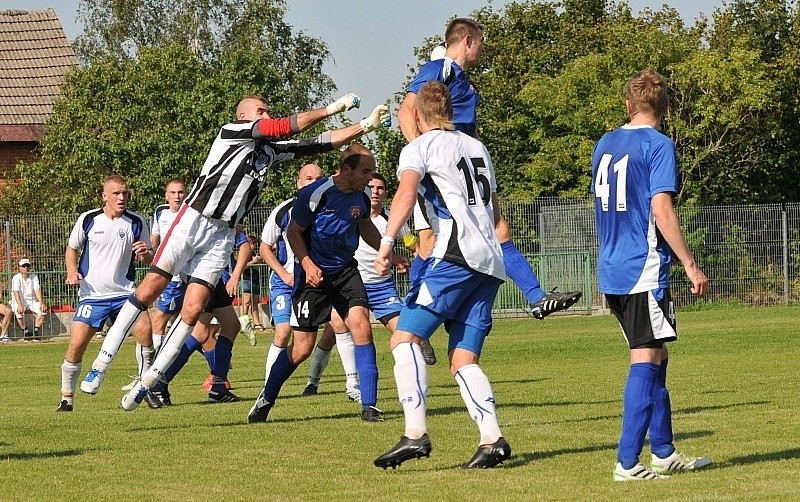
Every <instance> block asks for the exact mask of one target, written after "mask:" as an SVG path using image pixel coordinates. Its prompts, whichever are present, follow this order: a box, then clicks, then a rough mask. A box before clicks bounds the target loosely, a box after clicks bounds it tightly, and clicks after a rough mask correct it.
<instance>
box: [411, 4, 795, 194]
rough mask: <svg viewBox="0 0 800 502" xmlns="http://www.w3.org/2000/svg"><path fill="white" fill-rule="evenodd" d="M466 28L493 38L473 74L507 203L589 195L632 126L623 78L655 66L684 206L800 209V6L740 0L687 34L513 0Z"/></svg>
mask: <svg viewBox="0 0 800 502" xmlns="http://www.w3.org/2000/svg"><path fill="white" fill-rule="evenodd" d="M472 17H473V18H475V19H476V20H478V21H479V22H481V23H483V24H484V26H485V27H486V36H487V42H486V52H485V54H484V60H483V65H482V67H481V68H479V69H477V71H473V73H472V76H471V77H472V80H473V82H474V83H475V85H476V87H477V88H478V89H479V91H480V93H481V100H482V101H481V106H480V109H479V118H478V130H479V134H480V135H481V138H482V140H483V141H484V142H485V143H486V144H487V146H488V148H489V151H490V152H491V153H492V157H493V160H494V163H495V168H496V172H497V178H498V184H499V185H500V190H501V193H502V194H503V195H504V196H506V197H514V198H524V199H529V198H530V197H531V196H532V195H534V196H536V195H548V196H550V195H556V196H579V197H585V196H587V195H588V193H589V183H590V180H591V169H590V166H591V153H592V148H593V146H594V143H595V142H596V141H597V140H598V139H599V138H600V136H602V135H603V134H604V133H606V132H608V131H610V130H612V129H614V128H616V127H619V126H620V125H622V124H624V123H625V121H626V120H627V117H626V116H625V108H624V95H623V93H624V86H625V82H626V80H627V79H628V77H629V76H630V75H632V74H633V73H635V72H636V71H639V70H641V69H643V68H652V69H655V70H656V71H658V72H660V73H661V74H662V75H664V76H665V77H666V78H667V82H668V84H669V86H670V95H671V107H670V110H669V113H668V114H667V116H666V117H665V121H664V127H663V128H662V130H663V132H664V133H665V134H667V135H668V136H670V137H671V138H672V139H673V140H674V141H675V143H676V147H677V151H678V159H679V177H680V180H679V182H680V187H681V188H680V193H679V196H680V201H681V202H683V203H693V204H702V205H713V204H743V203H765V202H782V201H797V200H800V89H798V85H800V44H799V43H798V42H800V17H799V16H798V9H797V6H796V3H795V2H794V1H785V0H735V1H733V2H731V3H730V4H729V5H727V6H724V7H722V8H719V9H717V10H716V11H715V12H714V14H713V18H712V20H713V22H709V20H708V19H707V18H706V17H704V16H701V17H700V18H699V19H696V20H694V21H693V22H692V23H688V24H687V23H686V22H685V21H684V20H683V19H682V18H681V17H680V15H679V13H678V12H677V11H676V10H675V9H673V8H670V7H668V6H664V7H662V8H661V9H660V10H652V9H645V10H644V11H643V12H641V13H640V14H638V15H637V14H634V13H633V12H632V11H631V9H630V7H629V6H628V5H627V4H626V3H625V2H619V3H615V2H611V1H605V0H565V1H563V2H561V3H558V2H546V1H526V2H515V3H510V4H506V5H505V7H504V8H503V9H502V10H500V11H496V10H493V9H492V8H491V7H486V8H483V9H480V10H478V11H476V12H474V13H473V14H472ZM439 37H440V35H439ZM436 38H437V37H431V38H427V39H425V40H424V41H423V43H422V45H421V47H422V48H423V49H424V50H419V51H418V55H420V59H421V60H424V58H425V56H426V55H427V53H428V50H429V48H430V46H431V44H432V42H433V41H434V40H435V39H436Z"/></svg>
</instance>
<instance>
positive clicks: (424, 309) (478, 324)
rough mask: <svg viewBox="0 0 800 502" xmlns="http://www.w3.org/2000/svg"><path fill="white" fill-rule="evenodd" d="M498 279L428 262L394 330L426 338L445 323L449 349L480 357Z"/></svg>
mask: <svg viewBox="0 0 800 502" xmlns="http://www.w3.org/2000/svg"><path fill="white" fill-rule="evenodd" d="M502 283H503V281H501V280H500V279H498V278H496V277H492V276H490V275H486V274H482V273H480V272H476V271H474V270H472V269H470V268H468V267H465V266H463V265H459V264H457V263H452V262H448V261H444V260H436V259H430V258H429V259H428V260H426V262H425V268H424V272H423V274H422V275H421V280H420V281H419V282H418V283H417V284H415V285H414V286H413V287H412V289H411V290H410V291H409V292H408V296H406V301H405V305H404V306H403V308H402V310H401V311H400V320H399V321H398V324H397V329H402V330H403V331H408V332H410V333H413V334H414V335H416V336H418V337H420V338H424V339H426V340H427V339H428V338H430V337H431V335H433V332H434V331H436V329H437V328H438V327H439V326H440V325H441V324H442V323H445V329H446V330H447V332H448V333H449V334H450V342H449V344H448V345H449V348H450V349H452V348H454V347H460V348H466V349H468V350H471V351H472V352H474V353H476V354H480V350H481V347H482V345H483V338H484V337H485V336H486V335H487V334H489V330H491V328H492V304H493V303H494V299H495V297H496V296H497V291H498V289H500V285H501V284H502Z"/></svg>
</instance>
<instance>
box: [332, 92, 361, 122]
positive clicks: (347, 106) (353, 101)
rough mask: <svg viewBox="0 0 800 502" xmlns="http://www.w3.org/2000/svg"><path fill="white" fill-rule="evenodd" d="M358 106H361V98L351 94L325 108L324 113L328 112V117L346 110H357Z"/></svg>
mask: <svg viewBox="0 0 800 502" xmlns="http://www.w3.org/2000/svg"><path fill="white" fill-rule="evenodd" d="M359 106H361V98H359V97H358V96H356V95H355V94H353V93H352V92H351V93H350V94H345V95H344V96H342V97H341V98H339V99H337V100H336V101H334V102H333V103H331V104H329V105H328V106H326V107H325V111H327V112H328V116H329V117H330V116H331V115H336V114H337V113H342V112H346V111H347V110H351V109H353V108H358V107H359Z"/></svg>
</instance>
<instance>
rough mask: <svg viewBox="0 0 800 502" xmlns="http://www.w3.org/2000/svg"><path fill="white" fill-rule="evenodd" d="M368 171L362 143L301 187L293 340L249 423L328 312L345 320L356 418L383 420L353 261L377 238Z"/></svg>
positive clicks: (270, 400)
mask: <svg viewBox="0 0 800 502" xmlns="http://www.w3.org/2000/svg"><path fill="white" fill-rule="evenodd" d="M374 169H375V157H373V155H372V153H371V152H370V151H369V150H367V149H366V148H365V147H363V146H361V145H351V146H349V147H348V148H346V149H345V150H344V152H342V156H341V163H340V166H339V170H338V172H337V173H336V174H335V175H333V176H331V177H329V178H323V179H321V180H318V181H316V182H314V183H312V184H310V185H308V186H306V187H305V188H303V189H302V190H300V193H298V195H297V200H295V202H294V205H293V206H292V216H291V220H290V222H289V227H288V228H287V231H286V238H287V241H288V243H289V246H291V248H292V251H294V255H295V267H294V277H293V280H294V290H293V291H292V313H291V320H290V324H291V327H292V330H293V333H294V336H293V341H292V344H291V345H290V346H289V347H288V348H287V350H285V351H282V352H281V353H280V354H279V355H278V357H277V359H276V360H275V363H274V364H273V365H272V369H271V370H270V374H269V378H268V379H267V383H266V385H265V386H264V390H263V392H262V393H261V395H260V396H259V397H258V399H257V400H256V402H255V404H254V405H253V407H252V409H251V410H250V414H249V415H248V421H249V422H251V423H254V422H264V421H266V420H267V416H268V415H269V412H270V410H271V409H272V406H273V405H274V404H275V400H276V399H277V397H278V393H279V392H280V389H281V387H282V386H283V383H284V382H285V381H286V380H287V379H288V378H289V376H291V374H292V373H293V372H294V370H295V369H297V366H298V365H299V364H300V363H301V362H303V361H304V360H306V359H307V358H308V357H309V356H310V355H311V351H312V349H313V348H314V342H315V341H316V337H317V330H318V329H319V326H320V325H322V324H324V323H326V322H328V321H329V320H330V317H331V310H332V309H336V311H337V312H338V313H339V316H340V317H341V318H342V319H343V320H344V321H345V323H346V324H347V326H348V327H349V328H350V331H351V333H352V335H353V340H354V341H355V355H356V366H357V368H358V375H359V378H360V381H361V404H362V413H361V418H362V419H363V420H365V421H367V422H380V421H383V417H382V415H381V411H380V410H379V409H378V408H377V407H376V406H375V405H376V403H377V398H378V366H377V364H376V359H375V344H374V343H373V340H372V326H371V325H370V322H369V313H368V310H367V308H368V305H369V304H368V302H367V294H366V291H365V289H364V283H363V282H362V281H361V276H360V275H359V273H358V265H357V263H356V260H355V258H354V255H355V252H356V249H357V248H358V242H359V236H360V237H362V238H363V239H364V240H365V241H366V242H367V243H368V244H370V245H371V246H373V247H375V248H377V247H378V246H379V245H380V232H378V230H377V229H376V228H375V225H373V223H372V221H371V219H370V218H369V214H370V201H369V195H368V191H365V189H366V186H367V183H369V181H370V180H371V179H372V172H373V171H374ZM393 258H394V259H395V261H398V262H399V263H403V260H402V259H399V258H398V257H396V256H393Z"/></svg>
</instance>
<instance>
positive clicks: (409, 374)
mask: <svg viewBox="0 0 800 502" xmlns="http://www.w3.org/2000/svg"><path fill="white" fill-rule="evenodd" d="M392 355H393V356H394V380H395V382H396V383H397V398H398V399H399V400H400V404H401V405H402V406H403V415H404V416H405V419H406V432H405V436H406V437H407V438H409V439H419V438H421V437H422V435H423V434H425V433H426V432H427V431H428V426H427V424H426V422H425V413H426V409H427V408H426V397H427V395H428V365H427V364H425V360H424V359H423V358H422V351H420V349H419V345H417V344H415V343H410V342H404V343H401V344H399V345H397V347H395V348H394V350H392Z"/></svg>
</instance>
